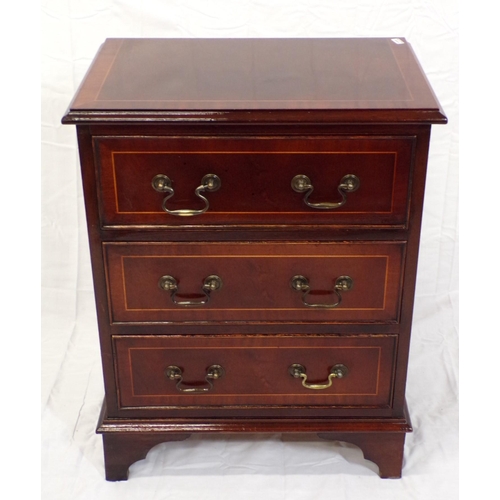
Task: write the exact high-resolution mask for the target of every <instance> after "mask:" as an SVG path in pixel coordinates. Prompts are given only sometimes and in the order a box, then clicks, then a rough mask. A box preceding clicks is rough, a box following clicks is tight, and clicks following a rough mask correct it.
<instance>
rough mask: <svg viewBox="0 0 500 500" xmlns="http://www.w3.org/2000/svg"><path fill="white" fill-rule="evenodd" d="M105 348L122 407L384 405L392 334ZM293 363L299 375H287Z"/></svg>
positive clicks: (155, 341) (145, 342)
mask: <svg viewBox="0 0 500 500" xmlns="http://www.w3.org/2000/svg"><path fill="white" fill-rule="evenodd" d="M113 342H114V348H115V357H116V361H115V362H116V372H117V377H118V378H117V380H118V393H119V403H120V406H121V408H122V409H123V408H127V407H130V408H137V407H147V408H158V407H169V406H171V407H179V406H190V407H206V406H217V407H224V406H226V407H233V408H234V407H238V406H246V407H248V406H252V405H255V406H280V405H283V406H296V407H300V406H305V405H308V406H311V405H331V406H340V407H341V406H359V407H388V406H390V405H391V396H392V380H393V370H394V357H395V350H396V342H397V337H396V336H394V335H374V336H356V337H338V336H326V337H308V338H293V337H274V336H272V337H270V336H267V337H262V336H245V337H240V336H231V337H221V336H219V337H198V336H193V337H172V336H142V337H139V336H135V337H134V336H115V337H113ZM292 365H294V368H291V367H292ZM296 365H301V367H302V369H301V372H302V373H305V376H300V377H296V376H292V372H293V373H295V374H296V371H295V370H296V369H297V368H296ZM212 366H216V367H219V368H217V370H215V371H214V369H212V368H211V367H212ZM220 367H222V368H220ZM215 372H217V374H218V376H217V377H216V376H213V377H211V374H212V375H213V374H214V373H215ZM332 372H334V374H337V375H333V376H330V373H332ZM339 374H342V376H339Z"/></svg>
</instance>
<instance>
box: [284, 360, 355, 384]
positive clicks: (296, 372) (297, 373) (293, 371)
mask: <svg viewBox="0 0 500 500" xmlns="http://www.w3.org/2000/svg"><path fill="white" fill-rule="evenodd" d="M348 371H349V370H348V369H347V366H345V365H343V364H337V365H334V366H332V367H331V368H330V374H329V375H328V379H327V381H326V382H325V383H322V384H310V383H308V382H307V375H306V368H305V366H303V365H300V364H298V363H294V364H293V365H290V366H289V367H288V373H289V374H290V375H291V376H292V377H293V378H301V379H302V385H303V386H304V387H305V388H306V389H320V390H321V389H328V387H330V386H331V385H332V383H333V379H334V378H344V377H345V376H346V375H347V373H348Z"/></svg>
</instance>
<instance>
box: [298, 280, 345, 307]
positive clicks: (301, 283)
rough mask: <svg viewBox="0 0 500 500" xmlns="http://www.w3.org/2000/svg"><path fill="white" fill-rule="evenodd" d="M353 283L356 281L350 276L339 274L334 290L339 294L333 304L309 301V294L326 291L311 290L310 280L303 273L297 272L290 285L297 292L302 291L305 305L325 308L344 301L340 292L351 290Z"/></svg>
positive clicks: (335, 305)
mask: <svg viewBox="0 0 500 500" xmlns="http://www.w3.org/2000/svg"><path fill="white" fill-rule="evenodd" d="M353 284H354V282H353V280H352V278H351V277H350V276H339V277H338V278H337V279H336V280H335V284H334V287H333V290H332V292H333V293H334V294H335V295H336V296H337V302H335V303H333V304H322V303H319V304H318V303H311V302H309V301H308V300H307V298H308V296H309V295H314V294H317V295H319V294H320V293H321V294H324V291H313V290H311V287H310V286H309V280H308V279H307V278H306V277H305V276H302V275H301V274H297V275H296V276H294V277H293V278H292V279H291V281H290V286H291V287H292V288H293V289H294V290H295V291H296V292H302V302H303V303H304V305H305V306H307V307H317V308H323V309H332V308H334V307H337V306H338V305H339V304H340V303H341V302H342V295H341V294H340V292H348V291H349V290H351V288H352V286H353ZM328 292H329V291H328Z"/></svg>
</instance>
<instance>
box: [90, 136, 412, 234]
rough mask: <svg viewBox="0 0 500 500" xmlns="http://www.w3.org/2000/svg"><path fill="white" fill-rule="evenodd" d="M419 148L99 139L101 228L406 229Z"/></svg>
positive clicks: (311, 141)
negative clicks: (416, 151)
mask: <svg viewBox="0 0 500 500" xmlns="http://www.w3.org/2000/svg"><path fill="white" fill-rule="evenodd" d="M414 142H415V138H414V137H401V136H394V137H378V136H374V137H369V136H366V137H361V136H356V137H343V136H335V137H323V136H322V137H318V136H314V137H288V138H287V137H285V138H278V137H251V138H231V137H224V138H217V137H215V138H214V137H157V136H156V137H94V153H95V156H96V160H97V168H98V171H99V175H98V178H99V184H100V185H99V190H100V197H99V198H100V214H101V221H102V225H103V226H104V227H106V226H113V227H119V226H127V225H138V226H141V225H148V226H150V225H153V226H174V227H176V226H186V225H187V226H206V225H214V226H221V225H224V226H228V225H229V226H239V225H243V226H245V225H259V226H266V225H268V226H273V225H277V224H279V225H282V224H287V225H308V226H311V225H332V226H337V225H338V226H360V225H369V226H372V227H373V226H375V227H376V226H382V227H387V226H399V227H404V226H405V224H406V221H407V216H408V201H409V184H410V173H411V165H412V153H413V145H414ZM207 176H208V177H207ZM215 176H216V177H215Z"/></svg>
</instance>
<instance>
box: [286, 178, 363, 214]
mask: <svg viewBox="0 0 500 500" xmlns="http://www.w3.org/2000/svg"><path fill="white" fill-rule="evenodd" d="M359 184H360V182H359V179H358V177H357V176H355V175H353V174H347V175H344V177H342V179H341V181H340V184H339V185H338V186H337V190H338V192H339V193H340V196H342V200H341V201H337V202H333V203H332V202H328V201H324V202H321V203H311V202H310V201H309V196H311V193H312V192H313V190H314V186H313V185H312V183H311V180H310V179H309V177H307V175H296V176H295V177H294V178H293V179H292V189H293V190H294V191H296V192H297V193H305V195H304V199H303V201H304V203H305V204H306V205H307V206H308V207H311V208H317V209H319V210H333V209H335V208H339V207H341V206H342V205H344V204H345V203H346V201H347V196H346V194H347V193H352V192H354V191H356V189H358V188H359Z"/></svg>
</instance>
